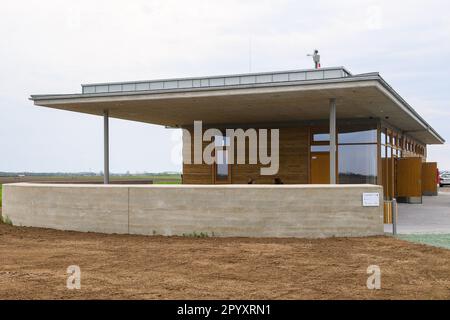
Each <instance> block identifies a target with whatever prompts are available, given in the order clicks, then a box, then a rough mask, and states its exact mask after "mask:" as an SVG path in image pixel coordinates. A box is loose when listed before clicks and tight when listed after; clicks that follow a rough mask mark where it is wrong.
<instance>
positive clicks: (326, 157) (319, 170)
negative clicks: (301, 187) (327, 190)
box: [311, 152, 330, 184]
mask: <svg viewBox="0 0 450 320" xmlns="http://www.w3.org/2000/svg"><path fill="white" fill-rule="evenodd" d="M311 183H312V184H329V183H330V154H329V153H328V152H323V153H311Z"/></svg>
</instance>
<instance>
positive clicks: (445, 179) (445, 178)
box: [439, 172, 450, 187]
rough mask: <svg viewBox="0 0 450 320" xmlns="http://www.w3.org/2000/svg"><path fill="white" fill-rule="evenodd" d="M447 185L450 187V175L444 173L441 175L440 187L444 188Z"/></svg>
mask: <svg viewBox="0 0 450 320" xmlns="http://www.w3.org/2000/svg"><path fill="white" fill-rule="evenodd" d="M445 185H450V173H449V172H444V173H441V175H440V179H439V186H441V187H443V186H445Z"/></svg>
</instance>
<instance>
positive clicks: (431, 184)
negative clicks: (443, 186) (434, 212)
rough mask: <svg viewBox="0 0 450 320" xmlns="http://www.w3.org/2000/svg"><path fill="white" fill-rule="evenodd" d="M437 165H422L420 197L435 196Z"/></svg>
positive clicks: (425, 163)
mask: <svg viewBox="0 0 450 320" xmlns="http://www.w3.org/2000/svg"><path fill="white" fill-rule="evenodd" d="M437 194H438V188H437V163H436V162H423V163H422V195H424V196H437Z"/></svg>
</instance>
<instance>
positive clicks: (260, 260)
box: [0, 224, 450, 299]
mask: <svg viewBox="0 0 450 320" xmlns="http://www.w3.org/2000/svg"><path fill="white" fill-rule="evenodd" d="M449 263H450V250H446V249H439V248H434V247H429V246H424V245H419V244H413V243H410V242H405V241H402V240H397V239H394V238H390V237H371V238H333V239H321V240H306V239H248V238H205V239H196V238H183V237H159V236H157V237H145V236H130V235H103V234H95V233H78V232H63V231H56V230H48V229H38V228H24V227H11V226H7V225H4V224H0V298H1V299H44V298H45V299H121V298H123V299H142V298H143V299H377V298H379V299H407V298H411V299H450V264H449ZM69 265H78V266H79V267H80V268H81V289H80V290H68V289H67V288H66V280H67V276H68V275H67V274H66V269H67V267H68V266H69ZM369 265H378V266H379V267H380V268H381V290H368V289H367V287H366V281H367V277H368V275H367V274H366V270H367V267H368V266H369Z"/></svg>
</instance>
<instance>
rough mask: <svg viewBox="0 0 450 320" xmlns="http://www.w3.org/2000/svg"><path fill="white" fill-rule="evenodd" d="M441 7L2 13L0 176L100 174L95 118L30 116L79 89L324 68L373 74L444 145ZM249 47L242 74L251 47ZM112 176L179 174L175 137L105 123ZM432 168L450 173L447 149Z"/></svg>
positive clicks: (447, 50)
mask: <svg viewBox="0 0 450 320" xmlns="http://www.w3.org/2000/svg"><path fill="white" fill-rule="evenodd" d="M449 12H450V2H449V1H432V0H427V1H392V0H389V1H375V0H374V1H361V0H354V1H280V0H277V1H264V0H255V1H243V0H239V1H229V0H228V1H212V0H209V1H206V0H205V1H169V0H164V1H151V0H146V1H136V0H135V1H111V0H109V1H93V0H90V1H80V0H77V1H56V0H55V1H46V0H39V1H30V0H28V1H22V0H14V1H9V0H2V1H1V4H0V171H88V170H89V171H100V170H101V169H102V165H103V159H102V156H103V153H102V152H103V147H102V141H103V140H102V139H103V136H102V133H103V131H102V130H103V128H102V118H100V117H96V116H89V115H83V114H77V113H73V112H68V111H60V110H52V109H47V108H43V107H35V106H33V104H32V102H31V101H29V100H28V97H29V96H30V94H46V93H77V92H80V91H81V87H80V84H81V83H90V82H109V81H125V80H149V79H157V78H170V77H185V76H204V75H214V74H228V73H230V74H232V73H242V72H248V71H249V70H250V69H251V71H254V72H259V71H274V70H285V69H303V68H309V67H311V65H312V63H311V61H310V59H308V58H307V57H306V54H307V53H308V52H311V51H312V50H313V49H314V48H318V49H319V50H320V53H321V55H322V66H324V67H329V66H345V67H347V68H348V69H349V70H350V71H351V72H353V73H363V72H371V71H379V72H380V73H381V75H382V76H383V77H384V78H385V80H387V81H388V82H389V83H390V84H391V85H392V86H393V87H394V88H395V89H396V90H397V92H399V93H400V94H401V95H402V96H403V98H405V99H406V100H407V101H408V102H409V103H410V104H411V105H412V106H413V107H414V108H415V109H416V110H417V111H418V112H419V113H420V114H421V115H422V116H423V117H424V118H425V119H426V120H427V121H428V122H429V123H430V124H431V125H432V126H433V127H434V128H435V129H436V130H437V131H438V132H439V133H440V134H441V135H442V136H443V137H444V138H445V139H446V140H447V141H450V99H449V98H450V82H449V81H450V80H449V77H450V66H449V65H450V64H449V58H450V19H449V18H448V13H449ZM250 46H251V64H250V63H249V61H250V59H249V56H250V54H249V52H250V50H249V47H250ZM110 127H111V129H110V130H111V138H110V140H111V171H113V172H125V171H130V172H142V171H148V172H159V171H174V170H177V171H179V170H181V164H180V163H179V162H177V161H174V160H173V159H172V158H173V156H172V150H173V149H174V148H176V145H177V144H178V141H177V139H175V138H174V137H173V131H175V130H168V129H165V128H163V127H159V126H153V125H148V124H142V123H137V122H130V121H122V120H111V124H110ZM429 160H430V161H438V162H439V163H440V165H439V166H440V167H441V168H443V169H444V168H446V169H450V147H449V144H447V145H444V146H431V147H430V148H429Z"/></svg>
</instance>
